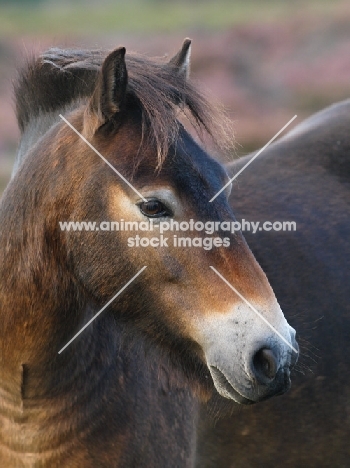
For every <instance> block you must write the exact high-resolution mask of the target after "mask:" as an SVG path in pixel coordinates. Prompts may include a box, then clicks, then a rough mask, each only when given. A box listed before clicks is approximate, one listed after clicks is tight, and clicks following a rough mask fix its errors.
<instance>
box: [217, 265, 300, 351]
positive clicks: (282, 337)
mask: <svg viewBox="0 0 350 468" xmlns="http://www.w3.org/2000/svg"><path fill="white" fill-rule="evenodd" d="M210 268H211V269H212V270H213V271H214V272H215V273H216V274H217V275H218V276H219V278H221V279H222V281H224V282H225V283H226V284H227V286H228V287H229V288H231V289H232V291H234V292H235V293H236V294H237V296H238V297H240V298H241V299H242V301H244V302H245V303H246V304H247V305H248V306H249V307H250V308H251V309H252V311H253V312H255V313H256V314H257V315H258V316H259V317H260V318H261V320H263V321H264V322H265V323H266V325H268V326H269V327H270V328H271V330H273V331H274V332H275V333H276V334H277V335H278V336H279V337H280V338H281V340H283V341H284V342H285V343H286V345H288V346H289V347H290V348H291V349H292V350H293V351H294V352H295V353H297V354H298V351H297V350H296V349H295V348H293V346H292V345H291V344H290V343H289V342H288V341H287V340H286V339H285V338H284V336H282V335H281V333H280V332H279V331H278V330H276V328H275V327H274V326H273V325H271V323H270V322H269V321H268V320H266V318H265V317H264V316H263V315H261V313H260V312H259V311H258V310H256V308H255V307H254V306H252V304H251V303H250V302H249V301H247V299H246V298H245V297H244V296H242V294H241V293H239V292H238V291H237V289H236V288H234V287H233V286H232V284H230V283H229V282H228V281H227V279H226V278H224V277H223V276H222V275H221V274H220V273H219V272H218V271H217V270H216V269H215V268H214V267H213V266H211V267H210Z"/></svg>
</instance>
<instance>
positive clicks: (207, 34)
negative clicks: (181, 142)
mask: <svg viewBox="0 0 350 468" xmlns="http://www.w3.org/2000/svg"><path fill="white" fill-rule="evenodd" d="M184 37H191V38H192V39H193V49H192V51H193V53H192V76H193V77H194V78H195V79H196V80H198V81H199V82H201V83H202V86H203V87H204V88H205V89H206V90H207V91H208V92H209V94H210V95H211V96H212V98H213V99H214V100H218V101H220V102H222V103H223V104H224V105H225V107H226V109H227V110H228V112H229V115H230V116H231V118H232V120H233V123H234V130H235V135H236V140H237V143H238V145H237V150H236V153H237V155H242V154H246V153H248V152H250V151H252V150H253V149H256V148H258V147H259V146H262V145H263V144H265V143H266V142H267V141H268V140H269V139H270V138H271V137H272V136H273V135H274V134H275V133H276V132H277V131H278V130H279V129H280V128H281V127H282V126H283V125H284V124H285V123H286V122H287V121H288V120H289V119H290V118H291V117H292V116H293V115H294V114H298V119H297V121H298V122H300V121H301V120H302V119H303V118H305V117H307V116H309V115H310V114H312V113H314V112H316V111H317V110H320V109H322V108H323V107H325V106H327V105H329V104H331V103H333V102H336V101H338V100H341V99H346V98H347V97H348V96H349V94H350V4H349V1H348V0H332V1H330V0H231V1H230V0H217V1H215V0H186V1H185V0H182V1H171V0H125V1H122V0H99V1H97V0H95V1H92V0H90V1H68V0H65V1H60V2H57V1H53V0H22V1H11V0H7V1H4V0H0V193H1V192H2V190H3V189H4V187H5V185H6V183H7V181H8V179H9V175H10V171H11V167H12V163H13V158H14V156H15V153H16V147H17V144H18V138H19V132H18V129H17V124H16V119H15V114H14V105H13V94H12V80H13V78H14V77H15V74H16V68H18V67H20V66H21V64H23V62H24V61H25V59H26V57H28V56H30V55H32V54H33V53H38V52H40V51H42V50H44V49H46V48H48V47H50V46H53V45H54V46H63V47H72V46H77V47H84V48H88V47H92V48H100V47H104V48H107V49H112V48H114V47H116V46H119V45H124V46H125V47H126V48H127V50H135V51H138V52H141V53H145V54H149V55H153V56H164V55H165V54H168V55H169V56H171V55H172V54H173V53H175V52H176V51H177V49H178V48H179V47H180V45H181V43H182V40H183V38H184Z"/></svg>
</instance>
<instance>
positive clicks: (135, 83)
mask: <svg viewBox="0 0 350 468" xmlns="http://www.w3.org/2000/svg"><path fill="white" fill-rule="evenodd" d="M106 55H107V52H106V51H101V50H92V51H88V50H61V49H57V48H52V49H49V50H48V51H47V52H45V53H43V54H42V55H40V56H39V57H38V58H33V59H31V60H29V61H28V62H27V64H26V66H25V67H24V68H23V70H22V71H21V72H20V73H19V76H18V79H17V81H16V83H15V101H16V113H17V120H18V125H19V128H20V130H21V132H22V134H23V132H24V131H25V129H26V127H27V126H28V124H29V123H30V122H31V120H32V119H35V118H38V117H40V116H43V117H45V115H47V114H50V113H54V112H56V113H57V111H58V110H60V109H63V108H67V107H68V106H73V104H74V103H77V104H76V105H78V102H79V101H81V99H83V98H89V97H90V96H91V95H92V93H93V90H94V88H95V84H96V80H97V76H98V72H99V69H100V67H101V64H102V63H103V60H104V58H105V57H106ZM126 65H127V69H128V89H127V94H128V95H129V96H130V97H132V98H133V100H135V98H136V102H137V103H138V105H139V106H140V108H141V111H142V119H143V125H142V128H143V136H144V137H145V136H146V138H147V143H152V144H154V145H155V148H156V151H157V154H158V166H160V165H161V164H162V162H163V161H164V158H165V157H166V155H167V153H168V150H169V147H170V145H171V144H172V143H174V142H175V141H176V140H177V138H178V133H179V128H180V125H181V124H180V122H179V121H180V120H182V121H183V122H186V123H187V124H190V127H191V128H194V129H195V131H196V134H197V136H198V137H199V139H200V140H201V142H202V143H203V142H204V143H205V142H207V141H208V138H207V136H209V137H210V138H209V140H210V141H211V142H212V144H213V146H214V148H215V149H216V150H218V151H219V152H220V153H228V152H230V151H231V150H232V147H233V132H232V129H231V122H230V120H229V119H228V117H227V116H226V115H225V112H224V111H223V110H222V109H220V108H219V106H217V105H213V104H211V103H209V101H208V100H207V99H206V97H205V96H204V95H203V94H202V93H201V92H199V90H198V89H197V87H196V86H195V85H194V84H193V82H192V81H191V80H187V81H186V80H184V79H181V78H179V76H178V73H177V71H176V70H175V69H174V67H171V66H166V63H165V62H164V60H159V59H151V58H148V57H144V56H140V55H137V54H135V53H131V54H130V53H129V54H127V55H126ZM143 139H144V138H143Z"/></svg>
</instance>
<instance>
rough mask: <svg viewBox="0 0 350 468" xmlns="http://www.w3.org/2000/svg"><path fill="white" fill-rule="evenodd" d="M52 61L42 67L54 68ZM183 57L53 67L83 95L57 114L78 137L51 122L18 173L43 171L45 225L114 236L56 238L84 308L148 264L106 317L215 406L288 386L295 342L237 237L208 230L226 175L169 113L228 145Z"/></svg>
mask: <svg viewBox="0 0 350 468" xmlns="http://www.w3.org/2000/svg"><path fill="white" fill-rule="evenodd" d="M54 55H55V54H53V53H52V52H51V53H50V54H47V56H46V57H45V56H44V58H43V59H42V60H43V62H44V63H46V64H49V63H54V62H55V57H54ZM56 55H57V54H56ZM189 56H190V41H189V40H186V41H185V42H184V45H183V47H182V49H181V50H180V52H179V53H178V54H177V55H176V56H175V57H174V58H172V59H171V60H170V61H169V62H167V63H160V62H158V61H152V60H149V59H145V58H142V57H139V56H134V55H131V56H130V57H128V56H127V57H126V58H127V60H126V58H125V49H124V48H119V49H116V50H114V51H113V52H111V53H110V54H109V55H107V56H106V57H104V56H102V55H98V56H97V55H96V56H93V59H92V58H91V56H90V57H82V56H81V55H80V56H79V57H77V58H76V59H75V61H74V60H72V59H69V58H67V57H68V56H65V57H62V56H61V57H59V58H58V59H57V57H56V63H55V66H56V67H58V65H59V66H60V68H61V70H62V71H61V73H62V74H69V73H73V74H74V70H78V69H79V67H81V68H84V67H85V68H86V69H89V70H90V71H91V76H90V82H91V86H90V88H91V89H90V91H91V92H90V91H89V93H86V94H88V96H85V97H84V99H83V98H82V96H79V99H81V100H78V101H76V102H75V105H74V106H71V107H72V109H69V111H67V112H65V118H66V119H67V121H69V123H70V124H71V125H72V126H73V127H74V129H75V130H76V131H77V132H78V133H79V134H77V133H76V132H74V131H73V130H72V128H70V127H69V126H68V125H67V124H66V123H65V122H63V121H60V122H59V123H58V124H57V125H55V126H54V127H53V128H52V129H51V130H50V131H49V132H48V133H47V134H46V135H45V136H44V137H43V139H42V140H41V141H40V143H39V145H38V148H39V150H38V151H37V152H36V154H35V158H34V156H33V154H32V156H33V157H32V156H31V164H33V165H36V167H39V166H38V165H40V164H43V165H46V167H47V171H46V172H47V173H48V174H49V173H50V170H51V172H54V173H55V176H54V178H53V179H52V180H51V182H50V197H52V200H53V202H52V207H53V208H52V209H53V210H56V214H55V216H56V221H57V228H58V221H61V222H63V221H67V222H68V221H90V222H96V223H97V224H96V225H97V226H102V225H100V223H101V222H106V223H107V224H106V223H105V224H104V225H107V226H108V223H112V222H116V223H119V225H118V226H119V230H117V228H115V229H114V230H112V229H110V230H108V231H107V230H106V231H105V230H102V229H100V230H94V231H93V232H84V231H73V230H70V231H62V232H60V233H59V238H60V239H61V240H60V242H61V244H60V245H61V247H60V248H61V249H63V250H64V252H65V255H66V259H67V265H69V268H70V271H71V274H72V275H73V276H74V278H75V281H76V284H78V285H80V287H81V288H82V290H83V291H84V294H86V296H87V297H88V298H89V300H90V301H91V304H94V308H95V310H96V311H97V310H98V309H99V308H101V307H102V306H103V305H104V304H106V303H107V302H108V301H109V300H110V299H111V298H112V297H113V296H114V295H115V294H116V293H117V292H118V290H120V289H121V288H122V287H123V286H124V285H125V283H127V281H128V280H129V279H130V278H132V277H133V276H134V275H135V274H136V273H137V272H138V271H139V270H140V269H141V268H143V267H144V266H147V268H146V269H145V270H144V271H143V272H142V274H140V275H139V276H138V277H137V279H136V280H135V281H134V282H133V283H132V284H130V286H129V287H128V288H127V289H126V290H125V292H124V293H123V294H121V295H120V296H119V297H118V298H117V299H116V301H114V302H113V303H112V304H111V305H110V306H109V309H108V311H105V313H112V314H113V315H114V317H115V320H117V321H120V322H123V323H124V324H126V325H127V326H130V329H131V330H134V331H135V333H142V334H143V335H144V336H145V335H146V336H147V337H148V340H149V342H151V343H155V344H157V346H160V347H162V348H163V349H164V352H166V353H168V354H169V356H171V358H172V360H173V362H174V363H176V364H178V365H179V366H181V369H183V370H184V372H185V373H186V375H188V376H189V377H190V380H194V381H195V382H197V384H199V386H200V388H202V389H208V387H210V386H211V385H212V382H213V383H214V385H215V387H216V389H217V391H218V392H219V393H220V394H221V395H223V396H225V397H227V398H231V399H233V400H235V401H237V402H240V403H251V402H255V401H259V400H261V399H264V398H267V397H269V396H272V395H274V394H278V393H282V392H284V391H285V390H286V389H287V388H288V387H289V372H290V367H291V366H292V365H293V363H294V362H295V361H296V358H297V353H296V352H294V351H293V350H292V347H294V348H296V347H297V344H296V342H295V331H294V330H293V328H291V327H290V326H289V324H288V323H287V321H286V320H285V318H284V316H283V313H282V311H281V309H280V307H279V305H278V302H277V300H276V298H275V295H274V293H273V291H272V289H271V287H270V285H269V283H268V280H267V278H266V276H265V274H264V273H263V271H262V270H261V268H260V266H259V265H258V263H257V262H256V260H255V259H254V257H253V255H252V253H251V251H250V250H249V247H248V246H247V244H246V242H245V240H244V238H243V237H242V235H241V233H237V232H235V233H231V232H226V231H223V230H222V229H221V228H222V223H224V222H226V223H229V222H233V221H234V220H235V218H234V215H233V213H232V211H231V208H230V206H229V204H228V200H227V197H228V191H226V192H222V193H221V194H220V195H219V196H218V197H217V198H215V200H214V201H213V202H212V203H210V202H209V200H210V199H211V198H212V197H213V196H214V195H215V194H216V193H217V192H218V191H219V190H220V189H221V187H222V186H223V185H225V184H226V183H227V180H228V176H227V174H226V172H225V170H224V169H223V167H222V165H220V164H219V163H218V162H217V161H216V160H215V159H213V158H212V157H210V156H209V155H208V154H207V153H206V151H205V150H204V149H203V148H202V147H201V146H200V145H199V144H198V143H197V142H196V141H195V139H194V138H193V137H192V136H190V134H189V133H188V132H187V131H186V129H185V128H184V126H183V125H182V124H180V122H179V119H180V114H181V113H183V114H185V115H186V116H187V117H188V118H189V119H192V120H193V122H194V125H195V126H197V128H199V129H204V130H206V131H207V133H209V134H210V135H211V136H212V137H213V139H214V140H215V141H216V142H217V143H218V146H227V145H226V143H227V134H226V133H225V131H224V126H223V125H222V121H221V120H220V119H218V117H217V114H215V112H214V110H213V109H212V108H211V107H210V105H209V104H208V103H207V101H206V100H205V99H204V98H203V97H202V95H201V94H200V93H199V92H198V91H197V89H196V87H195V86H193V84H192V83H191V82H190V81H189V79H188V67H189ZM96 57H97V58H98V60H97V58H96ZM96 60H97V61H98V62H100V63H99V64H98V66H97V65H96V64H95V63H94V61H96ZM60 61H61V62H60ZM59 62H60V64H59ZM87 64H88V65H87ZM76 76H78V73H77V72H76ZM91 77H93V79H91ZM86 98H87V99H86ZM58 120H59V119H58ZM82 137H83V138H84V139H85V140H87V141H88V142H89V144H90V145H91V146H89V145H88V144H87V143H86V141H84V140H83V138H82ZM40 148H41V149H40ZM97 153H98V154H97ZM48 155H49V157H48ZM101 156H103V158H104V159H105V160H106V161H108V163H109V164H110V165H111V166H112V167H113V168H114V169H115V170H116V171H117V172H118V173H119V174H121V175H122V176H123V178H125V179H126V180H127V181H128V182H129V184H128V183H126V182H125V180H123V179H122V178H121V177H120V176H119V175H118V174H116V172H115V171H113V170H112V168H111V167H108V165H107V164H106V161H104V160H103V159H102V158H101ZM40 161H41V162H40ZM28 164H29V161H28ZM150 220H152V223H153V231H150V230H144V231H141V230H139V231H135V230H134V231H127V230H125V229H124V230H123V229H121V228H122V221H123V222H124V223H126V222H129V223H134V226H136V223H138V226H140V225H141V224H140V223H145V222H149V221H150ZM190 220H193V221H192V229H191V224H190ZM184 222H187V223H188V229H187V230H186V231H181V228H180V230H178V231H172V230H171V228H172V227H174V226H175V227H176V226H177V224H176V223H178V226H182V228H186V227H187V225H186V224H181V223H184ZM196 223H197V224H196ZM201 223H202V224H204V225H206V226H207V229H204V228H202V229H200V226H201ZM208 223H209V224H208ZM215 223H216V224H215ZM109 226H111V225H109ZM114 226H117V225H116V224H115V225H114ZM124 226H125V224H124ZM129 226H130V225H129ZM208 226H212V227H214V230H212V231H211V232H210V233H209V234H208ZM216 228H217V229H216ZM161 231H163V234H161ZM137 236H138V238H137ZM141 238H142V241H141ZM180 238H181V240H180ZM183 238H186V239H185V240H183ZM214 238H215V239H214ZM56 243H57V239H56ZM179 245H180V247H179ZM211 267H214V269H215V270H214V269H213V268H211ZM218 273H219V274H218ZM230 285H232V286H233V287H234V288H235V290H236V291H238V292H239V294H237V293H236V292H235V291H234V290H233V289H231V288H230ZM82 323H83V318H82V319H81V324H82ZM75 327H77V329H78V328H79V326H78V324H77V322H75ZM77 329H74V330H73V329H72V330H71V333H70V334H69V335H68V334H67V336H66V341H68V339H69V338H70V337H71V336H72V335H73V334H74V332H76V331H77ZM79 339H83V334H82V335H81V337H80V338H79ZM77 341H79V340H77ZM63 344H64V342H62V345H63ZM71 346H75V345H74V343H72V345H71ZM209 373H210V374H211V377H212V379H210V378H209Z"/></svg>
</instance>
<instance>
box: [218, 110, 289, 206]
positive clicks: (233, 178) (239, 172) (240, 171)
mask: <svg viewBox="0 0 350 468" xmlns="http://www.w3.org/2000/svg"><path fill="white" fill-rule="evenodd" d="M296 118H297V116H296V115H295V116H294V117H293V118H292V119H290V121H289V122H288V123H286V125H285V126H284V127H283V128H281V130H280V131H279V132H277V133H276V135H275V136H274V137H272V138H271V140H270V141H268V142H267V143H266V145H265V146H264V147H263V148H261V149H260V150H259V151H258V152H257V153H256V155H254V156H253V157H252V159H250V161H248V162H247V164H246V165H245V166H243V167H242V169H240V170H239V171H238V172H237V174H236V175H235V176H234V177H232V179H230V180H229V181H228V182H227V184H225V185H224V186H223V187H222V189H220V190H219V191H218V193H217V194H216V195H214V196H213V198H211V199H210V200H209V203H211V202H212V201H213V200H215V198H216V197H217V196H219V195H220V193H221V192H223V191H224V190H225V188H226V187H228V186H229V185H230V184H232V182H233V181H234V180H235V179H236V177H238V176H239V174H241V173H242V172H243V171H244V169H246V168H247V167H248V166H249V164H251V163H252V162H253V161H254V159H256V158H257V157H258V156H259V154H261V153H262V152H263V151H264V149H266V148H267V147H268V146H269V145H270V144H271V143H272V142H273V140H275V139H276V138H277V137H278V135H280V134H281V133H282V132H283V130H284V129H286V128H287V127H288V125H290V124H291V123H292V122H293V120H294V119H296Z"/></svg>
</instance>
